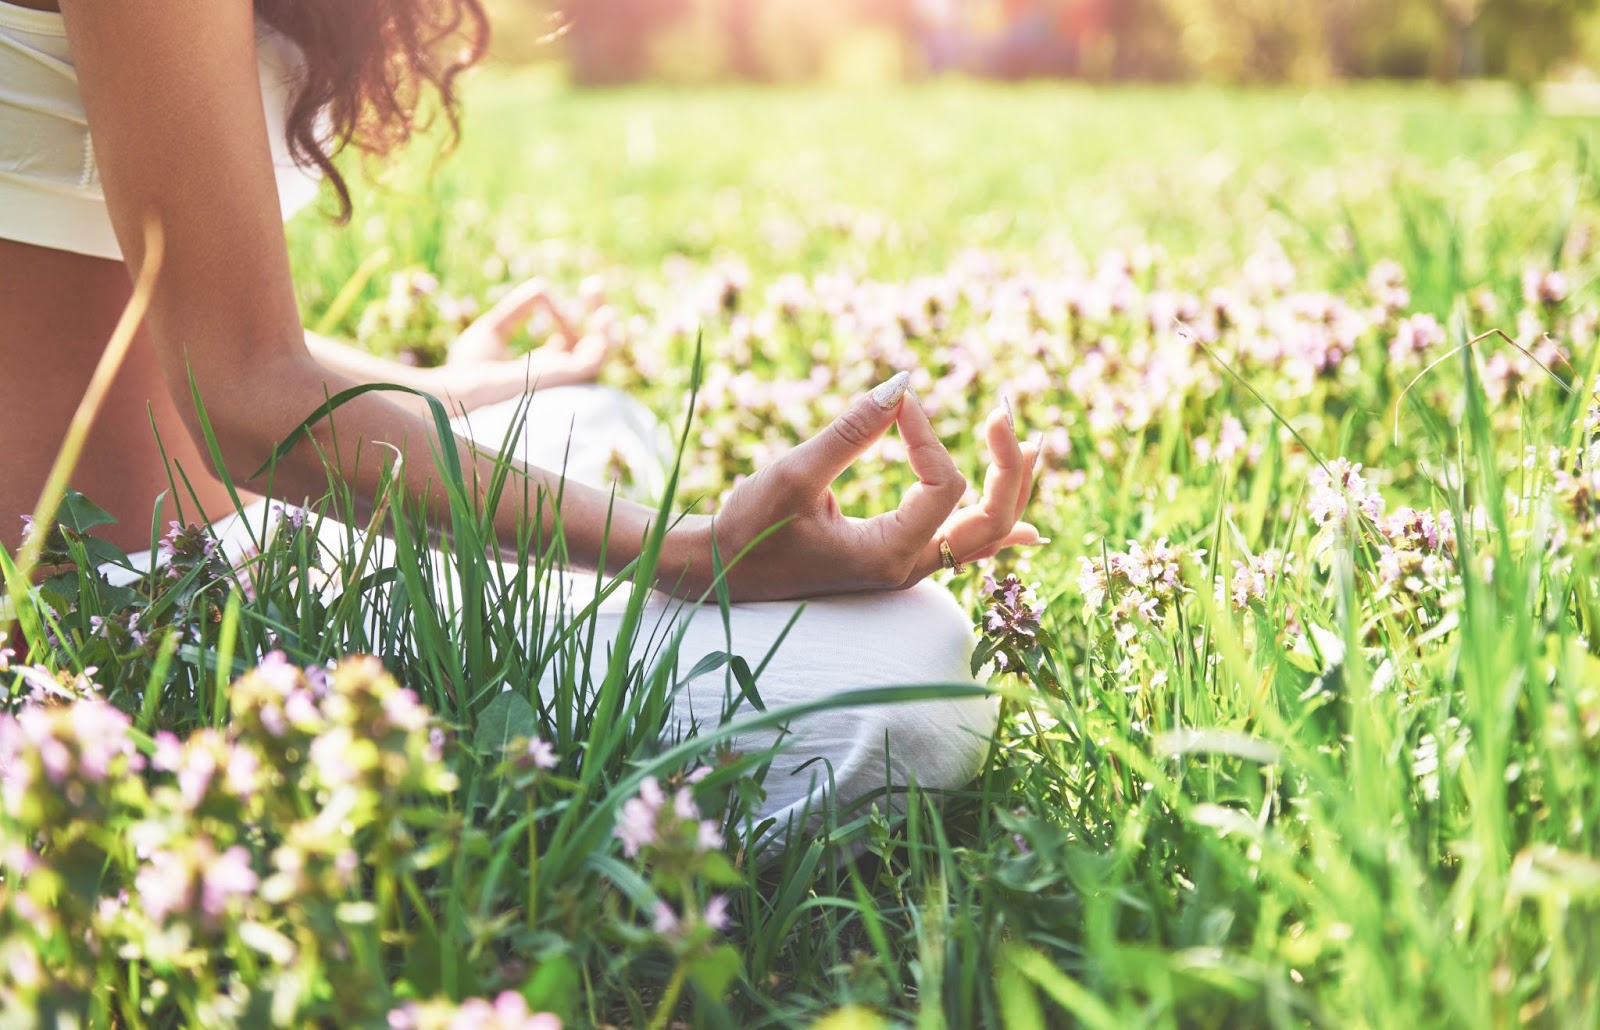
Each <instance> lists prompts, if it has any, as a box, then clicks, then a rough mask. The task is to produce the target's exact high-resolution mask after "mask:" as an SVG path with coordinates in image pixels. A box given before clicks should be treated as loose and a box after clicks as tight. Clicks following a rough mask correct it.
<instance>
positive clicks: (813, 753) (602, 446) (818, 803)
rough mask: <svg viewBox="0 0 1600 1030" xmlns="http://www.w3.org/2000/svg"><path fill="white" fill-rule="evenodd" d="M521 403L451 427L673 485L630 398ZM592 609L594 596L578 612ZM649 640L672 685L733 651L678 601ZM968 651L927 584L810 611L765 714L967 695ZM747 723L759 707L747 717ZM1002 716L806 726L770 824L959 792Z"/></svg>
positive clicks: (587, 475) (787, 651)
mask: <svg viewBox="0 0 1600 1030" xmlns="http://www.w3.org/2000/svg"><path fill="white" fill-rule="evenodd" d="M523 404H524V402H521V401H511V402H507V403H505V404H500V405H494V406H492V407H488V408H483V409H479V410H478V411H476V412H473V413H472V414H471V415H470V417H469V419H467V420H457V422H456V423H455V428H456V430H457V431H458V432H460V433H461V434H462V435H464V436H468V437H470V438H472V439H473V440H475V441H476V442H477V443H478V444H479V445H480V446H482V447H484V448H486V449H489V450H493V451H496V452H499V451H501V450H502V442H503V441H506V440H508V439H509V440H510V442H511V443H512V444H513V446H512V447H511V449H510V452H511V453H512V454H513V455H514V456H515V457H517V458H519V459H521V460H523V461H526V462H528V463H530V464H533V465H537V466H540V467H543V468H550V469H560V468H562V467H565V469H566V475H567V476H568V478H570V479H572V480H574V481H576V482H583V483H588V484H590V485H593V486H599V487H607V486H609V485H610V480H611V473H612V470H614V469H615V468H617V466H618V465H619V464H623V465H626V466H627V467H628V469H629V471H630V473H631V478H632V479H633V482H634V483H635V484H637V485H636V487H635V488H634V492H641V491H642V492H643V493H644V494H645V495H648V494H649V493H651V492H654V491H659V490H660V489H661V487H662V486H663V485H664V481H665V477H664V473H663V461H664V459H663V455H664V454H666V453H669V448H670V440H669V439H667V438H666V436H665V435H664V430H663V428H662V427H661V426H660V424H659V423H658V422H656V420H655V419H654V417H653V416H652V415H651V414H650V412H649V411H648V410H647V409H645V408H644V407H643V405H641V404H639V402H638V401H636V400H634V399H633V398H631V397H629V396H627V395H626V394H623V393H621V392H620V391H617V390H613V389H610V388H607V387H601V386H569V387H560V388H555V389H549V390H540V391H538V392H537V393H536V394H534V396H533V397H532V399H531V402H530V403H529V404H528V406H527V407H526V409H524V408H523ZM523 410H526V412H527V417H526V422H525V423H524V424H523V425H522V426H521V427H520V431H519V428H518V427H517V426H516V424H515V423H516V420H517V418H518V417H519V415H520V414H521V412H522V411H523ZM569 434H570V436H569ZM619 459H620V460H619ZM247 517H248V518H249V522H250V524H251V525H252V526H255V527H258V531H259V527H260V526H261V525H262V524H263V522H264V519H263V514H262V513H261V512H260V510H259V509H255V510H253V511H251V512H248V513H247ZM216 529H217V531H218V534H219V536H221V537H222V539H223V544H224V547H225V548H227V549H228V550H229V551H231V552H232V553H233V554H235V555H237V554H239V553H240V552H242V551H243V549H244V547H245V545H246V543H247V542H248V534H247V533H246V532H245V530H244V527H243V526H242V525H241V524H240V523H239V521H238V519H237V517H236V516H235V517H230V518H229V519H224V520H219V522H218V523H217V526H216ZM344 539H345V536H344V532H343V530H342V529H341V528H338V527H329V528H327V529H325V531H324V540H325V541H327V542H328V546H330V547H335V546H343V544H342V543H339V544H335V543H334V542H335V541H343V540H344ZM137 560H138V562H139V564H140V567H142V568H148V562H149V561H150V555H149V554H148V552H146V553H144V554H141V555H139V556H137ZM592 581H593V577H592V576H575V577H572V578H571V579H570V580H568V581H567V582H566V583H565V584H563V591H564V592H566V591H569V590H570V591H576V590H577V589H578V588H579V584H580V583H592ZM590 598H592V594H591V595H589V598H577V599H576V600H575V601H573V603H579V604H581V603H585V602H586V601H587V600H588V599H590ZM569 599H570V595H569ZM624 606H625V592H623V591H618V592H617V593H616V594H614V595H613V596H612V597H611V598H608V599H607V601H606V602H605V603H604V604H603V605H602V606H601V608H600V610H599V612H598V615H597V616H596V634H595V653H596V654H603V653H605V652H606V651H607V650H608V649H609V647H610V645H611V644H612V643H613V642H614V641H615V639H616V637H617V634H618V633H619V632H620V630H621V627H622V621H623V608H624ZM797 607H799V603H798V602H789V601H784V602H763V603H742V604H734V605H732V606H731V612H730V625H729V629H731V634H732V647H731V651H732V653H734V654H737V655H740V656H742V657H744V658H745V660H746V661H747V662H748V663H749V665H750V668H751V669H752V670H754V669H756V668H757V667H758V666H759V665H760V663H761V661H762V659H763V658H765V657H766V656H767V654H768V653H769V652H770V651H772V648H773V645H774V644H775V643H777V641H778V639H779V637H780V636H782V634H783V631H784V628H785V627H786V626H788V624H789V621H790V619H791V618H792V617H793V616H794V613H795V610H796V608H797ZM643 625H644V626H645V627H647V632H652V633H653V634H654V636H655V638H656V639H657V641H658V642H659V640H660V639H661V638H662V637H663V632H664V630H665V628H666V627H672V628H676V627H679V626H687V630H686V633H685V636H684V639H683V642H682V645H681V647H680V649H679V652H678V662H677V668H676V670H675V672H676V674H677V678H678V679H679V680H680V681H681V678H682V677H684V676H686V675H688V673H689V672H690V671H692V670H693V669H694V667H695V665H696V664H697V663H698V662H699V661H700V659H701V658H703V657H705V656H706V655H708V654H712V653H714V652H724V651H729V650H730V647H729V638H728V633H727V632H726V631H725V630H724V627H723V623H722V613H721V611H720V610H719V609H718V608H717V607H716V606H715V605H709V606H707V607H705V608H701V609H690V608H686V607H685V606H684V604H683V603H682V602H681V601H678V600H676V599H673V598H670V597H667V596H665V595H656V596H655V597H654V598H652V600H651V602H650V604H649V605H648V607H647V609H646V612H645V620H644V623H643ZM972 646H973V630H972V624H971V621H970V620H969V619H968V618H967V616H966V614H965V613H964V612H963V611H962V610H961V608H960V606H959V605H958V604H956V602H955V600H954V598H952V597H951V596H950V594H949V592H948V591H946V590H945V589H944V588H942V587H940V586H938V585H937V584H935V583H932V582H924V583H922V584H920V585H918V586H917V587H915V588H913V589H911V590H904V591H890V592H884V593H872V594H852V595H846V596H838V597H821V598H812V599H811V600H809V601H806V602H805V610H804V611H803V612H802V613H801V614H800V617H799V619H798V620H797V621H796V622H795V624H794V626H793V628H792V629H791V630H790V632H789V634H788V636H787V637H784V638H783V643H782V644H781V646H779V647H778V649H777V651H776V652H775V654H774V656H773V657H772V659H771V661H770V662H769V663H768V664H767V666H766V668H765V669H764V670H763V671H762V673H761V675H760V677H759V678H758V679H757V681H756V687H757V691H758V692H759V693H760V695H761V699H762V701H763V702H765V704H766V705H767V706H768V708H780V707H783V706H786V705H790V704H795V703H799V702H803V701H809V700H813V699H816V698H820V697H825V696H827V695H830V694H834V693H838V692H842V691H847V690H855V689H865V688H871V687H887V686H907V685H920V684H950V683H972V682H974V680H973V677H972V674H971V672H970V671H969V662H970V659H971V655H972ZM637 657H638V654H637V653H636V654H635V658H636V659H637ZM602 675H603V671H600V670H596V671H595V676H596V678H597V681H598V678H599V677H600V676H602ZM726 676H727V674H726V670H725V669H718V670H715V671H713V672H710V673H706V674H703V675H701V676H700V677H698V678H697V679H695V680H692V681H690V682H688V683H686V684H684V688H683V690H682V691H681V692H680V693H679V695H678V697H677V700H676V704H675V708H674V718H675V720H676V722H677V723H678V725H679V727H680V728H681V729H687V727H688V726H689V725H691V724H693V723H698V724H699V725H701V726H702V727H711V726H715V725H716V724H717V722H718V720H719V718H720V716H721V714H722V711H723V706H724V699H725V695H726V692H727V679H726ZM735 689H736V688H735ZM540 690H541V692H542V693H543V694H544V695H545V697H546V698H547V699H549V698H551V697H553V695H554V690H555V684H554V683H553V682H548V681H547V682H544V683H541V684H540ZM749 711H750V709H749V707H748V706H746V707H744V708H742V709H741V712H749ZM997 714H998V709H997V703H996V702H995V701H994V700H993V699H992V698H974V699H963V700H955V701H919V702H915V703H908V704H898V705H888V706H876V707H864V708H853V709H839V710H834V711H824V712H818V713H815V714H813V715H810V716H806V717H804V718H801V719H799V720H797V721H796V722H795V723H794V724H793V725H791V726H790V727H789V735H788V736H787V737H786V738H785V748H784V750H783V751H782V753H781V754H780V755H779V756H778V757H777V758H776V759H775V760H774V761H773V763H772V766H771V768H770V770H769V772H768V775H767V778H766V782H765V786H766V790H767V798H766V801H765V802H764V803H763V804H762V805H761V806H760V809H759V815H760V816H761V817H762V818H765V817H767V816H772V817H775V818H776V819H777V820H778V824H779V826H780V827H784V826H788V825H789V824H790V822H791V820H798V819H799V818H800V817H801V815H802V814H803V813H806V812H809V813H810V814H811V817H812V819H811V821H812V822H813V823H815V822H816V821H817V819H818V818H819V817H820V815H821V814H822V812H823V810H824V807H825V806H827V805H830V804H834V803H836V807H838V808H839V809H840V810H844V809H847V808H848V807H849V805H850V803H851V802H852V801H854V800H855V799H858V798H863V797H866V796H868V795H881V794H882V792H883V790H884V787H885V786H886V783H885V777H886V770H887V773H888V778H889V780H890V781H891V784H892V785H893V786H895V787H903V786H905V785H906V784H907V783H909V782H910V780H911V779H912V778H915V780H916V782H917V784H918V785H919V786H921V787H924V788H932V789H934V790H949V789H954V788H957V787H960V786H962V785H964V784H965V783H967V782H968V781H969V780H971V778H972V777H973V776H974V775H976V773H977V771H978V769H979V767H980V766H981V764H982V761H983V757H984V754H985V752H986V750H987V747H988V738H989V736H990V735H991V734H992V733H993V731H994V727H995V722H996V717H997ZM777 738H778V732H777V731H776V730H771V729H760V730H755V731H751V732H749V733H746V734H744V735H742V736H741V737H740V738H739V739H738V741H737V746H738V747H739V748H741V749H745V750H751V751H754V750H764V749H766V748H768V747H770V746H771V745H772V743H773V742H774V741H775V740H777ZM886 748H887V751H886ZM830 780H831V783H832V790H833V792H832V793H831V794H830V790H829V787H830ZM879 805H880V808H881V809H890V808H894V807H895V804H894V801H893V800H889V801H887V802H885V801H884V800H881V799H880V801H879ZM780 839H781V837H780Z"/></svg>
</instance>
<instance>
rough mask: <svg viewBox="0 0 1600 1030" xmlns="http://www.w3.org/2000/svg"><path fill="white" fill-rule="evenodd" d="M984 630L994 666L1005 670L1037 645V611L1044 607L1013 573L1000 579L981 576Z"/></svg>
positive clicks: (1010, 667)
mask: <svg viewBox="0 0 1600 1030" xmlns="http://www.w3.org/2000/svg"><path fill="white" fill-rule="evenodd" d="M983 599H984V601H985V602H986V607H985V608H984V611H983V632H984V635H985V636H986V637H988V638H989V640H990V641H991V643H992V646H993V648H994V662H995V667H996V669H997V670H998V671H1000V672H1008V671H1010V670H1012V669H1014V668H1016V667H1017V666H1019V665H1022V664H1025V663H1023V662H1022V661H1020V656H1022V655H1025V654H1031V653H1033V652H1035V651H1037V650H1038V646H1039V615H1040V613H1041V612H1042V611H1043V610H1044V608H1043V606H1042V605H1041V604H1039V602H1038V601H1037V599H1036V598H1035V596H1034V592H1033V590H1032V589H1031V588H1029V587H1027V586H1025V585H1024V584H1023V582H1022V580H1021V579H1020V578H1019V577H1018V576H1017V575H1016V574H1015V573H1012V574H1010V575H1007V576H1006V577H1005V578H1004V579H1002V580H1000V581H999V582H996V581H995V578H994V577H993V576H984V577H983Z"/></svg>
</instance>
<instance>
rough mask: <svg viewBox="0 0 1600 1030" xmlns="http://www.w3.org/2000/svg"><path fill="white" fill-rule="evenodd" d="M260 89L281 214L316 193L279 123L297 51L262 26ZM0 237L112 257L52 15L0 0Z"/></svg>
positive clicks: (116, 252)
mask: <svg viewBox="0 0 1600 1030" xmlns="http://www.w3.org/2000/svg"><path fill="white" fill-rule="evenodd" d="M256 48H257V51H258V52H259V55H260V61H261V95H262V99H263V100H264V102H265V106H266V114H267V130H268V133H269V135H270V137H271V141H272V162H273V165H274V167H275V171H276V173H277V178H278V200H279V205H280V206H281V207H282V209H283V216H284V217H285V218H288V217H289V216H290V215H292V214H294V213H295V212H296V211H298V210H300V209H301V208H302V207H304V206H305V205H306V204H308V203H310V202H311V200H312V199H313V198H314V197H315V196H316V193H317V177H316V176H315V175H312V174H310V173H308V172H306V171H304V170H303V169H301V168H300V167H298V166H297V165H296V164H295V163H294V160H293V158H291V157H290V154H289V145H288V141H287V137H286V132H285V128H284V125H285V120H286V118H287V115H288V109H289V103H290V101H291V100H292V99H293V87H294V85H295V80H296V78H297V76H298V75H299V71H300V67H301V57H300V52H299V50H298V49H297V48H296V47H295V46H294V44H293V43H291V42H289V41H288V40H287V39H285V38H284V37H283V36H281V35H279V34H278V33H276V32H274V31H272V30H271V29H269V28H267V27H266V26H264V25H259V27H258V29H257V32H256ZM0 239H9V240H17V241H19V242H21V243H32V244H36V245H38V246H41V247H51V248H54V249H56V250H68V251H72V252H73V253H76V254H88V255H90V256H92V257H101V258H111V259H113V260H116V261H120V260H122V248H121V247H120V246H118V245H117V239H116V236H115V234H113V232H112V230H111V217H110V215H109V214H107V212H106V198H105V193H104V192H102V190H101V188H100V171H99V168H98V167H97V166H96V165H95V159H94V148H93V147H92V145H91V144H90V141H89V124H88V121H87V119H86V118H85V117H84V114H83V97H82V96H81V95H80V93H79V91H78V76H77V72H76V71H75V70H74V68H73V66H72V55H71V53H70V52H69V50H68V48H67V32H66V26H65V23H64V22H63V21H62V18H61V15H59V14H57V13H55V12H53V11H35V10H32V9H30V8H26V7H18V6H16V5H15V4H10V3H5V2H3V0H0Z"/></svg>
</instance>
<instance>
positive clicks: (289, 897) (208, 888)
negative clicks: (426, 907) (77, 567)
mask: <svg viewBox="0 0 1600 1030" xmlns="http://www.w3.org/2000/svg"><path fill="white" fill-rule="evenodd" d="M11 671H12V672H13V673H17V674H20V675H21V676H22V678H23V680H24V682H27V683H30V684H31V686H32V689H33V691H34V696H33V697H32V698H31V699H27V700H24V701H23V702H22V703H21V704H20V706H19V707H18V708H17V710H16V711H15V712H14V713H0V800H3V803H4V804H3V809H0V952H4V953H5V954H12V955H20V954H22V953H23V952H24V951H27V952H28V953H29V954H31V955H33V956H34V957H33V958H32V959H31V960H30V961H26V962H24V961H22V960H20V959H19V960H18V961H17V962H15V963H12V964H10V965H7V966H3V967H0V1006H4V1007H5V1008H6V1009H8V1010H14V1011H28V1010H31V1009H32V1008H34V1007H35V1006H36V1005H38V1004H40V1003H42V999H43V998H44V997H45V996H46V995H47V994H49V995H52V996H55V995H61V994H62V993H63V992H64V993H65V995H70V996H74V997H79V998H87V997H88V996H89V984H90V982H91V981H92V980H93V979H94V978H96V977H98V978H100V979H101V980H102V981H103V980H104V978H105V977H106V976H108V975H111V973H110V971H109V970H107V969H104V968H101V963H103V962H107V961H111V962H115V963H118V964H119V969H120V972H118V973H116V974H115V978H118V979H123V980H125V979H126V978H127V977H128V976H135V977H137V978H139V979H140V980H141V981H143V986H142V987H141V988H140V990H139V991H137V992H135V994H134V997H135V998H137V997H143V998H145V999H147V1001H145V1002H143V1003H140V1002H137V1001H130V1002H129V1004H136V1005H137V1004H143V1005H144V1006H145V1007H144V1008H141V1009H139V1010H138V1012H139V1013H140V1014H141V1015H142V1016H143V1017H145V1018H150V1017H153V1016H154V1014H155V1013H156V1012H157V1010H158V1009H160V1008H162V1007H163V1006H166V1005H179V1006H182V1007H183V1010H186V1011H205V1012H208V1013H211V1015H212V1017H213V1018H216V1019H219V1020H223V1021H232V1020H234V1019H236V1018H238V1015H239V1013H241V1012H242V1011H244V1009H245V1008H248V1007H249V1005H250V997H251V993H252V992H257V991H258V992H262V993H261V995H260V997H261V998H262V1003H263V1004H266V999H271V1001H270V1004H271V1006H272V1008H273V1011H274V1012H277V1013H279V1016H278V1017H275V1018H278V1020H279V1021H280V1022H281V1021H285V1020H287V1019H289V1018H290V1017H291V1016H292V1015H293V1013H294V1012H296V1011H303V1012H305V1013H307V1014H310V1013H313V1012H316V1011H318V1007H319V1006H322V1005H324V1004H327V1003H328V1001H327V999H328V998H329V997H331V998H332V999H333V1002H332V1003H333V1004H334V1005H335V1006H336V1007H337V1008H338V1010H339V1011H342V1012H345V1013H347V1014H348V1013H356V1014H359V1013H360V1012H363V1011H368V1009H369V1007H370V1006H371V1005H372V1004H373V1003H374V1002H375V1001H381V998H375V997H373V996H372V995H371V993H370V991H368V990H367V989H366V988H365V987H363V983H364V981H363V979H362V977H360V976H356V975H350V974H351V973H353V972H354V971H356V970H357V969H358V968H360V966H361V961H359V960H358V957H357V955H356V953H355V952H354V951H353V949H352V945H351V943H350V940H349V938H348V937H347V934H346V932H345V930H343V929H341V927H346V926H359V925H360V924H362V923H363V922H365V921H369V920H371V919H373V918H379V914H378V912H377V911H376V910H375V909H374V906H373V904H372V902H371V901H370V900H368V899H367V897H366V895H367V893H368V892H369V891H370V886H368V884H367V882H366V881H365V880H364V877H363V874H362V869H363V866H364V865H366V864H367V863H373V864H374V869H373V870H372V872H371V875H376V876H378V877H380V878H381V877H384V876H388V875H392V874H390V873H389V872H387V871H383V870H380V869H378V868H376V864H377V863H378V862H380V861H381V860H382V857H383V856H384V855H386V854H390V853H394V852H397V851H403V850H409V849H410V848H411V847H413V846H414V845H415V844H416V842H417V839H418V838H419V837H421V836H425V835H428V834H431V833H434V832H436V829H435V828H436V826H437V820H436V819H431V818H430V819H427V820H425V821H424V822H421V823H416V824H412V823H411V819H412V816H411V815H410V813H411V812H412V809H411V808H409V807H408V805H409V804H410V803H411V802H412V801H413V800H414V799H416V798H420V797H423V796H426V795H429V794H435V795H436V794H439V793H441V792H444V791H448V790H450V789H452V788H453V786H454V778H453V776H452V774H451V773H450V772H449V771H448V770H447V769H446V768H445V767H444V765H443V762H442V756H441V754H440V753H439V749H438V744H437V740H436V737H435V728H434V726H433V724H432V720H431V719H430V718H429V717H428V715H427V713H426V712H425V710H424V709H422V707H421V706H420V704H419V703H418V702H417V699H416V697H415V696H414V695H413V694H412V693H411V692H410V691H408V690H405V689H404V688H402V687H400V686H399V685H398V684H397V683H395V681H394V680H393V679H392V678H391V677H390V676H388V674H387V673H385V672H384V670H383V668H382V666H381V665H380V664H379V663H378V662H377V661H376V660H375V659H370V658H352V659H347V660H345V661H342V662H340V663H339V664H338V665H337V666H336V667H334V668H332V669H324V668H319V667H313V668H311V669H301V668H299V667H297V666H295V665H293V664H292V663H290V662H289V661H288V660H287V659H286V658H284V656H282V655H279V654H274V655H271V656H269V657H268V658H267V659H266V660H265V661H263V662H262V664H261V665H260V666H259V667H258V668H257V669H255V670H253V671H251V672H250V673H247V674H246V675H245V676H244V677H242V678H241V679H240V680H239V681H238V682H237V683H235V684H234V686H233V689H232V691H231V701H232V716H233V719H232V721H231V723H230V724H229V727H228V729H227V730H226V731H222V730H212V729H202V730H198V731H196V732H194V733H192V734H191V735H189V736H188V737H187V738H179V737H177V736H175V735H174V734H171V733H167V732H158V733H156V734H155V735H154V736H153V737H149V738H146V737H144V736H143V735H142V734H140V733H139V732H138V731H136V730H135V729H134V728H133V725H132V722H131V720H130V718H129V717H128V716H127V715H126V714H124V713H123V712H121V711H119V710H118V709H116V708H114V707H113V706H111V705H109V704H107V703H106V702H105V701H104V700H102V699H101V698H100V697H98V696H96V695H95V694H94V692H93V689H92V686H93V685H92V684H88V683H81V684H80V683H73V682H71V680H70V679H69V678H63V677H47V674H46V673H45V672H44V671H43V670H42V669H39V668H21V669H19V668H15V667H13V668H12V669H11ZM241 954H247V955H249V956H252V957H251V959H250V961H249V962H248V963H244V964H241V963H239V962H237V961H235V960H234V957H235V956H238V955H241ZM246 969H248V970H251V971H252V972H251V974H250V976H249V977H248V978H245V977H244V971H245V970H246ZM319 970H320V972H316V977H315V978H310V977H311V974H312V973H313V972H315V971H319ZM322 978H325V979H322ZM151 1006H154V1007H151ZM74 1010H75V1009H73V1008H71V1007H70V1006H69V1008H68V1011H74ZM174 1011H177V1010H176V1009H175V1010H174ZM124 1015H128V1013H124Z"/></svg>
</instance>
